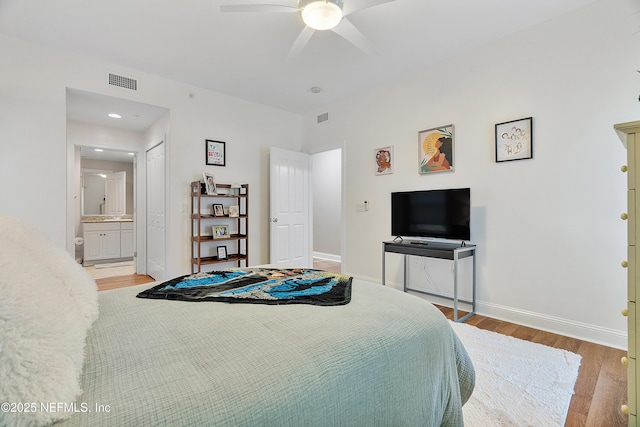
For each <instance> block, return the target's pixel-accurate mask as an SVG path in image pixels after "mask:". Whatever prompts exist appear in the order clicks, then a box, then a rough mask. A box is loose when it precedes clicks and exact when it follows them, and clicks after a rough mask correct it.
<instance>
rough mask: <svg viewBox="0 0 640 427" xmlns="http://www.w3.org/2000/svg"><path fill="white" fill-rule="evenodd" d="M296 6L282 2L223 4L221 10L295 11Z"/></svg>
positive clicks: (296, 9)
mask: <svg viewBox="0 0 640 427" xmlns="http://www.w3.org/2000/svg"><path fill="white" fill-rule="evenodd" d="M298 10H300V9H298V8H297V7H293V6H285V5H283V4H223V5H221V6H220V11H221V12H297V11H298Z"/></svg>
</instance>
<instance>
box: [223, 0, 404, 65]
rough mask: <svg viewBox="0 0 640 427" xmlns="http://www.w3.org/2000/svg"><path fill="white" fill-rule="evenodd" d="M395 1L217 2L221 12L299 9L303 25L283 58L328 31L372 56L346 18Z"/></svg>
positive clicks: (294, 10) (360, 35)
mask: <svg viewBox="0 0 640 427" xmlns="http://www.w3.org/2000/svg"><path fill="white" fill-rule="evenodd" d="M392 1H395V0H298V6H288V5H280V4H239V5H221V6H220V10H221V11H222V12H285V13H287V12H289V13H290V12H299V13H300V15H301V16H302V20H303V21H304V23H305V24H306V26H305V27H304V28H303V29H302V31H301V32H300V34H299V35H298V37H297V38H296V40H295V42H294V43H293V46H292V47H291V50H290V51H289V55H288V56H287V60H290V59H291V58H293V57H295V56H296V55H298V54H299V53H300V52H301V51H302V49H303V48H304V47H305V46H306V45H307V43H308V42H309V40H310V39H311V36H312V35H313V34H314V33H315V32H316V31H325V30H330V31H333V32H334V33H336V34H338V35H339V36H341V37H342V38H344V39H345V40H347V41H348V42H350V43H351V44H353V45H354V46H356V47H357V48H359V49H360V50H362V51H363V52H365V53H367V54H369V55H373V54H375V53H376V49H375V48H374V47H373V45H372V44H371V42H369V40H367V38H366V37H365V36H364V35H363V34H362V33H361V32H360V31H359V30H358V29H357V28H356V27H355V26H354V25H353V24H352V23H351V21H349V20H348V19H347V16H348V15H350V14H352V13H354V12H357V11H359V10H362V9H368V8H370V7H374V6H378V5H380V4H384V3H390V2H392Z"/></svg>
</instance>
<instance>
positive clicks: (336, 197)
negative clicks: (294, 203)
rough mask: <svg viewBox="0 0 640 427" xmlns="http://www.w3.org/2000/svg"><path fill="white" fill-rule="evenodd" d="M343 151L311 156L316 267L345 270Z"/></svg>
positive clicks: (334, 150)
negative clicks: (343, 264) (343, 255)
mask: <svg viewBox="0 0 640 427" xmlns="http://www.w3.org/2000/svg"><path fill="white" fill-rule="evenodd" d="M342 155H343V150H342V148H336V149H331V150H327V151H321V152H318V153H315V154H312V155H311V194H312V206H313V208H312V217H313V264H314V267H315V268H319V269H323V270H328V271H333V272H336V273H340V272H341V271H342V251H343V243H344V242H343V239H342V237H341V236H342V235H343V234H344V233H342V232H341V231H342V230H343V158H342Z"/></svg>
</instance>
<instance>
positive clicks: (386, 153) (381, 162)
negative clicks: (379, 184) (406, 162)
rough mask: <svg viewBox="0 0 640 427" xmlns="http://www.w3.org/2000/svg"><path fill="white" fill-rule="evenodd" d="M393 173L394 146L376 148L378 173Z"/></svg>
mask: <svg viewBox="0 0 640 427" xmlns="http://www.w3.org/2000/svg"><path fill="white" fill-rule="evenodd" d="M390 173H393V147H392V146H389V147H384V148H376V175H388V174H390Z"/></svg>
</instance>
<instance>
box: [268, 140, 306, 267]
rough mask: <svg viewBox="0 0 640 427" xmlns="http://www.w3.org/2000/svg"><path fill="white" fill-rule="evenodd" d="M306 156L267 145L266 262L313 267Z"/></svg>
mask: <svg viewBox="0 0 640 427" xmlns="http://www.w3.org/2000/svg"><path fill="white" fill-rule="evenodd" d="M309 164H310V162H309V155H308V154H305V153H300V152H297V151H289V150H283V149H280V148H273V147H272V148H271V151H270V158H269V167H270V179H271V183H270V187H271V188H270V221H271V222H270V224H271V225H270V230H269V231H270V263H271V264H279V265H283V266H287V267H305V268H312V267H313V257H312V243H311V242H312V240H311V215H310V212H311V209H310V201H311V199H310V197H309V192H310V185H309Z"/></svg>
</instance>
